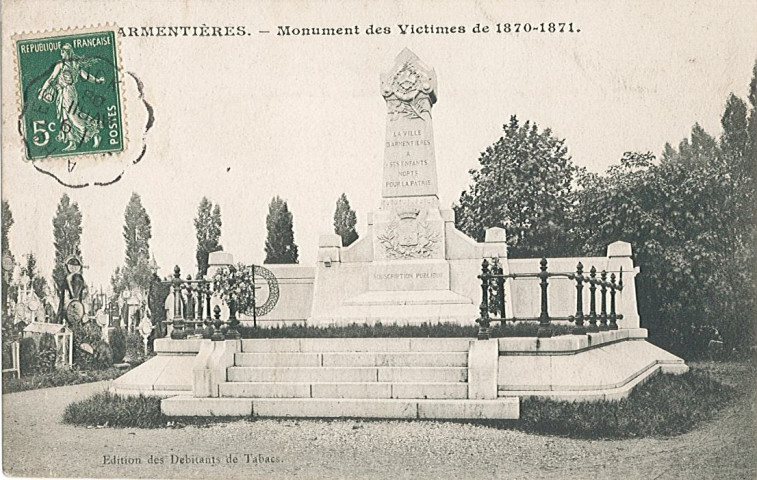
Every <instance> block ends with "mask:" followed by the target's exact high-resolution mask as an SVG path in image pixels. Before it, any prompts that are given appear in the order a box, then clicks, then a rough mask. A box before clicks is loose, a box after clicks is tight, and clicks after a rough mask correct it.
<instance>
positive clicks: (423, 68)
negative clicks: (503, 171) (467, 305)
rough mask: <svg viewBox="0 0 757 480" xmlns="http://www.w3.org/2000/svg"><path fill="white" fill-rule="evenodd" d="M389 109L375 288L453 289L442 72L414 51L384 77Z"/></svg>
mask: <svg viewBox="0 0 757 480" xmlns="http://www.w3.org/2000/svg"><path fill="white" fill-rule="evenodd" d="M381 95H382V96H383V97H384V100H385V101H386V106H387V112H386V142H385V144H384V176H383V178H382V188H381V190H382V195H381V197H382V198H381V208H380V209H379V211H377V212H375V217H374V229H373V235H374V240H373V260H374V265H373V271H372V273H371V276H370V289H371V290H447V289H449V266H448V264H447V262H445V251H444V247H445V242H444V238H445V232H444V220H443V218H442V212H441V211H440V210H439V197H438V183H437V177H436V157H435V156H434V129H433V125H432V120H431V109H432V107H433V105H434V103H436V73H435V72H434V70H433V69H432V68H429V67H428V66H427V65H425V64H424V63H423V62H421V61H420V59H418V57H417V56H416V55H415V54H414V53H413V52H411V51H410V50H408V49H404V50H403V51H402V52H400V54H399V55H398V56H397V59H396V60H395V63H394V66H393V67H392V69H391V70H389V72H387V73H385V74H383V75H382V76H381Z"/></svg>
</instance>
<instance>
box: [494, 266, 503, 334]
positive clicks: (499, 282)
mask: <svg viewBox="0 0 757 480" xmlns="http://www.w3.org/2000/svg"><path fill="white" fill-rule="evenodd" d="M504 272H505V270H504V269H503V268H502V265H501V264H500V263H499V262H497V264H496V267H495V271H494V273H495V274H496V275H497V311H498V313H499V317H500V318H501V319H502V321H503V322H504V320H505V277H504V276H502V274H503V273H504Z"/></svg>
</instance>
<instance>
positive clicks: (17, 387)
mask: <svg viewBox="0 0 757 480" xmlns="http://www.w3.org/2000/svg"><path fill="white" fill-rule="evenodd" d="M124 373H125V372H124V370H119V369H118V368H107V369H105V370H74V369H59V370H55V371H52V372H49V373H38V374H34V375H28V376H23V377H21V378H16V377H14V376H11V375H10V374H7V373H6V374H4V375H3V393H13V392H23V391H25V390H34V389H37V388H49V387H60V386H63V385H78V384H80V383H90V382H99V381H101V380H112V379H114V378H118V377H120V376H121V375H123V374H124Z"/></svg>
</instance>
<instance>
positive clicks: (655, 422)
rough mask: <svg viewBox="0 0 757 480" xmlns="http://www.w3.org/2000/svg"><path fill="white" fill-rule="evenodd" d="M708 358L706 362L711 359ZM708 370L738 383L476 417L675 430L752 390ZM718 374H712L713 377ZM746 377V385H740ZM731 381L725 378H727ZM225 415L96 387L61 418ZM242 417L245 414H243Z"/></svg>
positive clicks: (159, 420) (682, 385)
mask: <svg viewBox="0 0 757 480" xmlns="http://www.w3.org/2000/svg"><path fill="white" fill-rule="evenodd" d="M711 364H712V365H711ZM703 367H705V369H708V370H712V371H714V372H716V373H717V372H722V373H726V372H731V373H730V374H731V375H733V372H734V370H736V371H740V372H741V373H742V377H741V383H740V384H739V385H735V386H730V385H724V384H722V383H720V382H719V381H717V380H716V379H714V378H713V377H712V376H711V375H709V374H708V373H705V372H703V371H701V370H699V369H697V370H695V371H691V372H688V373H685V374H683V375H659V376H657V377H655V378H653V379H652V380H650V381H649V382H647V383H645V384H644V385H642V386H640V387H638V388H637V389H636V390H634V392H633V393H632V394H631V395H630V396H629V397H628V398H627V399H624V400H621V401H619V402H596V403H570V402H557V401H552V400H541V399H525V400H523V401H522V402H521V418H520V420H517V421H507V422H499V423H498V422H480V423H483V424H484V425H489V426H493V427H497V428H516V429H519V430H522V431H524V432H527V433H536V434H548V435H562V436H568V437H572V438H581V439H600V438H605V439H621V438H635V437H636V438H643V437H659V436H672V435H679V434H682V433H685V432H687V431H690V430H692V429H694V428H695V427H696V426H697V425H700V424H701V423H702V422H705V421H708V420H710V419H712V418H714V417H715V415H717V414H718V412H720V411H721V410H723V409H724V408H725V407H726V406H727V405H728V404H729V403H730V402H732V401H733V400H734V399H735V398H736V396H737V395H743V394H748V392H752V391H753V387H752V386H749V385H751V383H749V382H750V381H749V380H746V381H745V380H743V379H744V378H754V377H755V375H754V372H755V366H754V365H751V366H749V365H745V364H743V363H740V364H739V363H733V362H729V363H728V364H724V365H723V366H719V365H717V364H715V362H709V363H708V364H704V365H703ZM719 376H720V375H718V377H719ZM745 382H746V383H749V385H745ZM728 383H731V382H728ZM219 420H222V421H227V420H230V419H229V418H225V417H215V418H203V417H197V418H192V417H182V418H174V417H167V416H166V415H163V414H162V413H161V411H160V398H157V397H146V396H139V397H133V396H121V395H117V394H113V393H110V392H102V393H97V394H95V395H93V396H91V397H89V398H87V399H85V400H81V401H78V402H74V403H72V404H70V405H68V406H67V407H66V409H65V412H64V414H63V421H64V423H68V424H73V425H86V426H90V425H94V426H101V425H102V426H110V427H137V428H166V427H181V426H184V425H209V424H212V423H214V422H217V421H219ZM247 420H250V419H249V418H248V419H247Z"/></svg>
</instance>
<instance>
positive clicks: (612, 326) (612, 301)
mask: <svg viewBox="0 0 757 480" xmlns="http://www.w3.org/2000/svg"><path fill="white" fill-rule="evenodd" d="M616 289H617V285H616V283H615V274H614V273H613V274H611V275H610V325H609V326H608V327H607V328H609V329H610V330H617V329H618V324H617V321H618V317H621V318H622V316H620V315H617V314H616V313H615V290H616Z"/></svg>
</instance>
